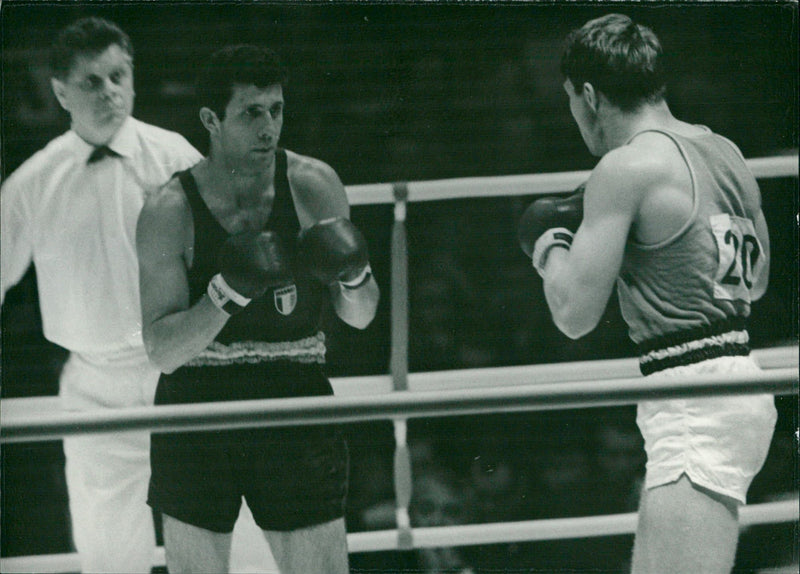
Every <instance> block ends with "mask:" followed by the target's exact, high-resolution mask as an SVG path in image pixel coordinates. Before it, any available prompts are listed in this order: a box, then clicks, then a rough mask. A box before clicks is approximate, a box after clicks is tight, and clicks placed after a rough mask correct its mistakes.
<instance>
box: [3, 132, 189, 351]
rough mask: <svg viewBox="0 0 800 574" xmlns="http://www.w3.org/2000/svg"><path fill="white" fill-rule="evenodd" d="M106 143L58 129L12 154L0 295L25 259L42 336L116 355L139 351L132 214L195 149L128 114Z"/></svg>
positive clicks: (5, 189)
mask: <svg viewBox="0 0 800 574" xmlns="http://www.w3.org/2000/svg"><path fill="white" fill-rule="evenodd" d="M109 147H110V148H111V149H112V150H113V151H114V152H116V153H117V154H119V156H120V157H106V158H104V159H102V160H100V161H97V162H93V163H88V159H89V155H90V154H91V153H92V151H93V149H94V148H93V147H92V146H91V145H90V144H88V143H86V142H85V141H84V140H82V139H81V138H80V137H79V136H78V135H77V134H76V133H75V132H73V131H68V132H66V133H65V134H63V135H61V136H59V137H57V138H55V139H54V140H52V141H51V142H50V143H49V144H48V145H47V146H46V147H45V148H44V149H42V150H40V151H39V152H37V153H36V154H34V155H33V156H32V157H31V158H30V159H29V160H27V161H26V162H25V163H24V164H22V165H21V166H20V167H19V169H17V170H16V171H15V172H14V173H13V174H12V175H11V176H10V177H9V178H8V180H7V181H6V182H5V183H4V184H3V187H2V193H0V217H2V224H1V225H0V233H1V234H2V236H1V237H0V247H1V248H2V251H1V252H0V264H1V265H2V268H0V282H2V297H3V298H5V294H6V291H7V290H8V289H9V288H10V287H11V286H13V285H14V284H16V283H17V282H18V281H19V280H20V279H21V278H22V276H23V275H24V273H25V271H26V270H27V268H28V267H29V265H30V264H31V262H33V264H34V265H35V267H36V277H37V284H38V289H39V304H40V308H41V315H42V326H43V331H44V335H45V337H46V338H47V339H48V340H50V341H52V342H54V343H56V344H58V345H60V346H62V347H64V348H65V349H68V350H70V351H73V352H77V353H80V354H84V355H87V356H98V357H105V358H107V359H108V360H111V361H112V362H113V361H114V357H119V359H120V360H122V361H123V362H124V361H125V360H126V357H127V358H132V357H131V356H132V355H139V354H140V353H143V352H144V347H143V343H142V326H141V321H142V320H141V312H140V303H139V279H138V261H137V257H136V222H137V218H138V216H139V211H140V210H141V209H142V205H143V203H144V199H145V197H146V196H147V195H148V194H149V193H152V192H153V191H154V190H156V189H157V188H159V187H160V186H162V185H163V184H164V183H166V182H167V181H168V180H169V179H170V177H171V176H172V175H173V174H174V173H175V172H177V171H180V170H183V169H186V168H187V167H189V166H191V165H193V164H195V163H197V162H198V161H199V160H200V159H201V157H202V156H201V155H200V153H199V152H198V151H197V150H196V149H195V148H194V147H192V146H191V144H189V142H188V141H186V139H185V138H184V137H183V136H181V135H179V134H177V133H175V132H171V131H167V130H164V129H161V128H158V127H155V126H151V125H148V124H145V123H143V122H141V121H138V120H136V119H134V118H128V119H127V120H126V122H125V123H124V124H123V126H122V127H121V128H120V130H119V131H118V132H117V134H116V135H115V136H114V138H113V139H112V140H111V142H110V143H109Z"/></svg>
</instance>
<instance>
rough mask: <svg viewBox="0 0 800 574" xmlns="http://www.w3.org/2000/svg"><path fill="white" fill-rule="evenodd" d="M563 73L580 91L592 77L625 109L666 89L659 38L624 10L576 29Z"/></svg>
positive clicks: (570, 38)
mask: <svg viewBox="0 0 800 574" xmlns="http://www.w3.org/2000/svg"><path fill="white" fill-rule="evenodd" d="M561 72H562V73H563V74H564V76H565V77H566V78H568V79H569V80H570V81H571V82H572V85H573V86H574V87H575V90H576V91H577V92H578V93H580V92H581V91H582V89H583V84H584V82H589V83H590V84H592V86H594V87H595V89H596V90H598V91H599V92H601V93H603V94H604V95H605V96H606V97H607V98H608V99H609V100H610V101H611V102H612V103H614V104H615V105H617V106H619V107H620V109H622V110H624V111H632V110H634V109H636V108H637V107H639V106H640V105H641V104H642V103H655V102H658V101H660V100H662V99H663V98H664V94H665V93H666V81H665V76H664V70H663V63H662V49H661V43H660V42H659V40H658V37H656V35H655V34H654V33H653V31H652V30H651V29H650V28H647V27H646V26H642V25H640V24H636V23H635V22H634V21H633V20H631V19H630V18H629V17H628V16H624V15H622V14H608V15H606V16H603V17H601V18H596V19H594V20H590V21H589V22H587V23H586V24H584V25H583V26H581V27H580V28H578V29H577V30H573V31H572V32H571V33H570V34H569V35H568V36H567V40H566V47H565V48H564V53H563V55H562V58H561Z"/></svg>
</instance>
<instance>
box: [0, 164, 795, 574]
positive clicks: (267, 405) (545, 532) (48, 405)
mask: <svg viewBox="0 0 800 574" xmlns="http://www.w3.org/2000/svg"><path fill="white" fill-rule="evenodd" d="M748 164H749V166H750V168H751V169H752V171H753V173H754V174H755V175H756V177H757V178H759V179H763V178H778V177H792V178H797V176H798V156H797V155H796V154H795V155H789V156H777V157H771V158H759V159H750V160H748ZM588 175H589V172H588V171H574V172H562V173H551V174H536V175H520V176H505V177H487V178H466V179H450V180H439V181H420V182H404V183H395V184H371V185H356V186H350V187H348V188H347V192H348V197H349V200H350V204H351V205H354V206H355V205H366V204H378V203H384V204H387V203H388V204H394V226H393V230H392V246H391V249H392V254H391V261H392V270H391V271H392V274H391V292H392V300H391V360H390V374H388V375H375V376H360V377H340V378H333V379H332V380H331V382H332V384H333V387H334V391H335V396H334V397H307V398H291V399H267V400H255V401H230V402H222V403H203V404H193V405H167V406H157V407H148V408H144V407H141V408H127V409H113V410H108V411H92V412H65V411H61V410H60V409H59V405H58V399H57V398H56V397H35V398H24V399H5V400H3V401H2V404H0V443H13V442H24V441H41V440H57V439H59V438H61V437H63V436H65V435H72V434H80V433H107V432H119V431H123V430H135V429H139V430H143V429H151V430H153V431H188V430H200V429H209V430H210V429H222V428H225V429H231V428H243V427H252V426H259V427H266V426H285V425H290V424H298V423H301V424H320V423H331V422H340V423H352V422H363V421H374V420H391V421H392V423H393V425H394V437H395V452H394V487H395V501H396V511H395V515H396V523H397V528H395V529H391V530H381V531H370V532H355V533H349V534H348V546H349V551H350V552H351V553H361V552H376V551H383V550H397V549H400V550H407V549H411V548H426V547H427V548H430V547H441V546H471V545H482V544H493V543H501V542H523V541H537V540H554V539H563V538H588V537H597V536H613V535H619V534H631V533H633V532H635V529H636V521H637V515H636V513H626V514H614V515H605V516H585V517H576V518H556V519H546V520H529V521H522V522H507V523H492V524H466V525H459V526H444V527H428V528H412V527H411V524H410V520H409V515H408V506H409V503H410V501H411V496H412V488H411V485H412V468H411V462H410V455H409V451H408V447H407V444H406V424H407V421H408V419H410V418H419V417H446V416H455V415H470V414H483V413H498V412H502V413H512V412H522V411H542V410H558V409H577V408H581V409H582V408H599V407H609V406H619V405H630V404H635V403H636V402H638V401H640V400H643V399H648V400H652V399H654V398H668V397H686V396H708V395H714V394H754V393H771V394H775V395H789V394H797V393H798V355H799V352H798V347H797V346H785V347H777V348H769V349H756V350H754V351H753V356H754V357H755V359H756V361H757V362H758V363H759V365H760V366H761V367H762V369H763V372H761V373H759V374H758V375H757V376H755V375H753V374H747V375H741V376H739V375H737V376H724V377H720V376H706V377H698V378H695V379H692V380H688V379H687V380H684V379H676V378H668V377H659V376H658V375H654V376H651V377H649V378H648V379H647V380H645V379H644V378H643V377H642V376H641V375H640V373H639V368H638V361H637V360H636V359H635V358H630V359H614V360H600V361H582V362H566V363H554V364H542V365H530V366H515V367H496V368H479V369H465V370H450V371H436V372H421V373H409V372H408V337H409V329H408V261H407V244H406V228H405V220H406V207H407V203H408V202H416V201H433V200H447V199H465V198H470V197H481V198H486V197H492V196H496V197H504V196H512V195H535V194H553V193H560V192H565V191H570V190H572V189H574V188H575V187H577V186H578V185H579V184H580V183H582V182H583V181H585V180H586V179H587V177H588ZM798 519H800V516H799V515H798V497H797V493H790V499H789V500H781V501H777V502H768V503H762V504H753V505H747V506H745V507H743V508H742V509H741V512H740V525H741V526H742V527H747V526H751V525H756V524H772V523H781V522H789V523H792V522H797V521H798ZM158 565H161V566H163V565H164V553H163V548H159V551H158V555H157V556H156V566H158ZM78 570H79V563H78V558H77V555H76V554H54V555H45V556H18V557H8V558H3V559H1V560H0V571H3V572H75V571H78Z"/></svg>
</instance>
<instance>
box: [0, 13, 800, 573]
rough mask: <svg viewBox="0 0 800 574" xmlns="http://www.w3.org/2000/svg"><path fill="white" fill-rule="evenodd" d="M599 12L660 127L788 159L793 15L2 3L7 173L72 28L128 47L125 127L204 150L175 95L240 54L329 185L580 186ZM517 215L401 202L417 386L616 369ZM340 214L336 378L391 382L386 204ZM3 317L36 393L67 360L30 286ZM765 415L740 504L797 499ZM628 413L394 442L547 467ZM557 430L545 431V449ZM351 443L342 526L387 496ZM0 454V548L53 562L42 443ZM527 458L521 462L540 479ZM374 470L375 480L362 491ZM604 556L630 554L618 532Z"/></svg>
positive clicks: (374, 428)
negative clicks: (577, 44) (582, 46)
mask: <svg viewBox="0 0 800 574" xmlns="http://www.w3.org/2000/svg"><path fill="white" fill-rule="evenodd" d="M610 11H617V12H623V13H626V14H628V15H630V16H632V17H633V18H634V19H636V20H638V21H640V23H643V24H646V25H648V26H650V27H652V28H653V29H654V31H655V32H656V33H657V34H658V35H659V37H660V39H661V41H662V44H663V46H664V49H665V52H666V54H667V58H666V63H667V68H668V70H669V73H670V83H669V90H668V101H669V103H670V106H671V109H672V111H673V112H674V113H675V115H677V116H678V117H679V118H681V119H684V120H687V121H690V122H696V123H702V124H705V125H707V126H709V127H711V128H712V129H713V130H715V131H717V132H719V133H721V134H723V135H725V136H727V137H729V138H731V139H732V140H733V141H735V142H736V143H737V144H738V145H739V146H740V148H741V149H742V151H743V153H744V155H745V156H746V157H749V158H751V157H761V156H771V155H779V154H786V153H795V154H796V153H797V146H798V141H797V127H798V117H797V110H798V106H797V103H798V102H797V98H798V95H797V94H798V72H797V67H798V66H797V65H798V62H797V56H798V44H797V25H798V21H797V16H798V14H797V4H796V3H789V2H775V3H772V2H759V3H750V2H733V3H713V2H702V3H680V2H670V3H661V2H652V3H636V4H629V3H613V4H611V3H588V4H584V3H569V4H567V3H562V2H552V3H546V2H542V3H513V4H510V3H491V4H490V3H460V4H445V5H440V4H437V5H433V4H430V3H426V4H408V3H407V4H390V3H382V4H378V3H368V4H363V5H355V4H341V3H319V4H310V5H302V6H301V5H299V4H297V3H253V2H240V3H225V2H214V3H192V2H176V3H166V2H115V3H113V4H112V3H106V2H69V3H68V2H58V3H48V2H35V3H32V2H17V1H11V2H9V1H6V2H4V3H3V4H2V22H1V23H0V26H2V65H3V68H2V174H3V175H4V176H7V175H8V174H9V173H11V172H12V171H13V170H14V169H16V168H17V167H18V166H19V165H20V163H21V162H23V161H24V160H25V159H26V158H27V157H29V156H30V155H31V154H32V153H34V152H35V151H36V150H38V149H40V148H41V147H43V146H44V145H45V144H46V143H47V141H49V140H50V139H52V138H53V137H55V136H57V135H59V134H60V133H62V132H63V131H65V130H66V129H68V121H67V117H66V115H65V114H64V113H63V112H62V111H61V110H60V109H59V107H58V104H57V102H56V101H55V98H54V97H53V95H52V92H51V90H50V86H49V80H48V78H49V76H48V69H47V48H48V45H49V43H50V41H51V40H52V39H53V37H54V34H55V33H56V31H57V30H59V29H60V28H62V27H63V26H64V25H66V24H67V23H69V22H70V21H72V20H73V19H75V18H78V17H82V16H87V15H100V16H104V17H107V18H110V19H112V20H114V21H116V22H117V23H118V24H120V25H121V27H122V28H124V29H125V30H126V31H127V32H128V34H129V35H130V37H131V39H132V41H133V43H134V47H135V51H136V54H135V86H136V92H137V97H136V106H135V111H134V114H135V115H136V116H137V117H138V118H139V119H141V120H144V121H146V122H149V123H153V124H156V125H159V126H162V127H165V128H167V129H172V130H175V131H178V132H180V133H182V134H184V135H185V136H186V137H187V138H188V139H189V140H190V141H191V142H192V143H193V144H194V145H196V146H197V147H198V149H200V150H201V151H205V146H206V137H205V133H204V130H203V129H202V126H201V124H200V122H199V120H198V118H197V110H196V106H194V103H193V101H192V84H193V81H194V78H195V74H196V71H197V70H198V68H199V67H200V66H202V65H203V63H204V61H205V60H206V58H207V57H208V56H209V54H210V53H212V52H213V51H214V50H215V49H217V48H219V47H221V46H223V45H225V44H228V43H239V42H250V43H259V44H263V45H267V46H270V47H272V48H274V49H275V50H276V51H277V52H278V53H279V54H280V55H281V56H282V58H283V59H284V60H285V62H286V63H287V65H288V67H289V70H290V83H289V86H288V88H287V89H286V90H285V93H284V94H285V97H286V102H287V109H286V119H285V125H284V132H283V138H282V145H284V146H285V147H287V148H289V149H292V150H294V151H297V152H299V153H302V154H306V155H311V156H314V157H318V158H320V159H323V160H324V161H326V162H328V163H329V164H331V165H332V166H333V167H334V168H335V169H336V170H337V172H338V173H339V175H340V177H341V179H342V181H343V182H344V183H345V185H352V184H359V183H375V182H391V181H399V180H425V179H441V178H451V177H468V176H499V175H510V174H525V173H537V172H553V171H567V170H576V169H591V168H592V167H593V165H594V163H595V161H596V159H595V158H593V157H591V156H590V155H589V154H588V152H587V151H586V149H585V146H584V144H583V142H582V140H581V137H580V134H579V132H578V129H577V127H576V126H575V125H574V122H573V120H572V118H571V116H570V112H569V106H568V103H567V99H566V96H565V94H564V92H563V89H562V86H561V84H562V82H563V79H562V78H561V76H560V74H559V71H558V66H559V58H560V51H561V46H562V42H563V38H564V36H565V35H566V34H567V32H568V31H569V30H571V29H572V28H574V27H577V26H579V25H581V24H582V23H584V22H585V21H586V20H587V19H589V18H592V17H596V16H599V15H602V14H605V13H608V12H610ZM760 183H761V187H762V194H763V200H764V211H765V215H766V217H767V221H768V224H769V227H770V234H771V241H772V258H773V259H772V268H771V273H770V289H769V291H768V293H767V295H766V296H765V297H764V299H762V300H761V301H760V302H758V303H756V304H755V305H754V306H753V320H752V324H751V328H750V332H751V338H752V343H753V346H754V347H756V348H763V347H768V346H776V345H785V344H797V337H798V332H797V331H798V312H797V304H798V296H797V293H798V283H797V265H798V243H797V219H796V218H797V213H798V186H797V179H795V178H784V179H770V180H761V182H760ZM532 198H533V196H531V197H517V198H492V199H468V200H467V199H465V200H451V201H437V202H425V203H418V204H411V205H409V208H408V235H409V274H410V283H411V305H410V332H411V336H410V354H409V361H410V368H411V370H412V371H425V370H438V369H454V368H471V367H485V366H501V365H522V364H536V363H548V362H558V361H566V360H569V361H573V360H589V359H604V358H614V357H629V356H633V355H634V350H633V347H632V345H631V344H630V343H629V341H628V339H627V333H626V330H625V327H624V325H623V323H622V321H621V318H620V317H619V312H618V309H617V307H616V301H615V299H612V301H611V302H610V304H609V308H608V310H607V312H606V315H605V317H604V319H603V321H602V322H601V325H600V327H598V329H597V330H596V331H595V332H594V333H592V334H590V335H588V336H587V337H585V338H584V339H582V340H580V341H570V340H569V339H567V338H566V337H564V336H563V335H561V334H560V333H559V332H558V331H557V330H556V329H555V327H554V326H553V325H552V322H551V320H550V317H549V313H548V311H547V308H546V304H545V303H544V300H543V295H542V292H541V281H540V280H539V279H538V277H537V276H536V275H535V273H534V272H533V271H532V270H531V269H530V264H529V262H528V261H527V260H526V259H525V257H524V256H523V255H522V253H521V252H520V250H519V248H518V247H517V245H516V240H515V229H516V221H517V219H518V217H519V214H520V213H521V211H522V209H524V207H525V206H526V205H527V203H528V202H529V201H530V200H531V199H532ZM352 218H353V220H354V222H355V223H356V224H357V225H358V226H359V227H361V228H362V229H363V231H364V232H365V235H366V236H367V239H368V241H369V243H370V250H371V256H372V259H373V269H374V271H375V275H376V278H377V280H378V282H379V284H380V285H381V288H382V293H383V298H382V301H381V306H380V309H379V314H378V317H377V318H376V320H375V322H374V323H373V324H372V325H371V326H370V328H369V329H367V330H366V331H365V332H356V331H354V330H352V329H349V328H347V327H345V326H343V325H342V324H341V323H340V322H337V321H336V320H334V319H333V318H332V317H331V318H329V319H328V322H327V332H328V334H329V364H330V367H329V371H330V374H331V375H332V376H338V375H361V374H374V373H386V372H388V364H389V348H390V342H389V327H390V325H389V302H390V300H391V293H390V289H389V282H390V276H389V274H390V260H389V243H390V233H391V224H392V208H391V206H388V205H382V206H357V207H354V208H353V214H352ZM2 320H3V323H2V336H3V354H2V361H3V364H2V367H3V368H2V397H19V396H34V395H47V394H55V393H56V392H57V387H58V383H57V375H58V371H59V369H60V366H61V363H62V362H63V359H64V352H63V350H61V349H58V348H56V347H54V346H53V345H51V344H49V343H47V342H46V341H44V339H43V338H42V336H41V330H40V321H39V316H38V307H37V298H36V290H35V273H34V272H33V271H31V272H30V273H28V275H26V277H25V279H24V280H23V281H22V282H21V283H20V285H19V286H18V287H17V288H15V289H14V290H12V291H11V292H9V294H8V296H7V299H6V303H5V305H4V307H3V314H2ZM777 402H778V406H779V410H780V415H781V417H780V420H779V422H778V430H777V432H776V438H775V440H774V444H773V452H771V454H770V458H769V460H768V463H767V466H766V467H765V470H764V471H763V472H762V475H760V476H759V478H757V480H756V482H755V483H754V485H753V488H752V489H751V502H757V501H758V500H759V499H761V500H764V499H767V498H769V497H771V496H774V495H775V494H777V493H781V492H785V491H790V490H796V489H797V474H796V468H797V465H796V452H797V450H796V443H795V442H794V439H793V438H792V431H793V429H795V428H796V427H797V420H796V418H797V417H796V405H795V402H796V397H782V398H778V399H777ZM633 416H634V415H633V410H632V408H631V409H618V410H613V411H611V410H610V411H608V412H601V411H600V410H597V409H590V410H587V411H583V412H580V413H573V412H564V413H561V414H560V415H558V416H555V415H551V416H550V417H548V418H546V417H544V416H541V415H537V414H536V413H531V414H528V415H525V416H515V417H467V418H462V417H459V418H453V419H448V420H446V421H443V420H440V421H428V420H423V421H414V423H413V424H412V427H411V433H412V439H416V438H418V439H419V440H421V441H433V442H435V443H436V445H437V450H438V451H441V452H443V453H444V455H442V456H443V458H446V459H448V460H447V464H448V465H449V466H451V467H455V469H456V474H458V470H459V468H460V469H461V470H462V471H464V467H463V465H462V466H461V467H459V465H461V464H462V462H463V460H469V459H470V458H473V459H474V458H475V457H474V456H472V454H474V453H475V452H478V451H479V450H480V449H481V448H483V446H481V445H478V444H476V442H475V441H474V440H468V439H467V437H475V436H481V437H490V438H492V439H493V440H494V444H495V445H503V444H505V445H508V444H514V445H516V447H519V448H517V449H516V450H522V451H542V452H549V450H556V451H557V450H559V449H560V448H561V444H562V442H560V441H562V440H563V441H569V440H571V439H570V438H569V437H573V438H574V439H575V440H576V441H577V442H580V443H581V444H583V446H584V447H585V448H589V446H587V445H590V444H591V436H592V433H593V432H595V431H596V429H597V428H599V426H600V425H602V424H618V425H621V426H624V427H626V428H627V429H630V428H632V425H633ZM509 421H512V422H514V423H519V424H520V425H522V427H521V428H522V429H523V430H522V431H520V432H522V435H520V436H525V437H527V438H525V439H522V438H519V437H518V436H509V434H508V433H509V432H510V431H509V428H510V427H509ZM608 421H611V422H608ZM542 425H544V426H542ZM547 425H551V426H547ZM552 425H556V426H557V427H558V428H559V429H560V430H559V431H558V432H556V433H555V434H553V433H552ZM514 428H516V427H514ZM534 429H538V430H534ZM542 429H549V430H542ZM350 430H351V433H350V434H351V435H352V437H351V454H352V457H353V486H352V493H351V500H352V504H351V506H353V507H355V509H352V508H351V510H350V512H351V513H352V514H353V516H349V517H348V520H349V523H350V526H351V530H352V529H355V528H358V523H359V517H360V514H359V511H360V509H361V508H362V507H364V508H366V507H369V506H370V504H373V503H374V502H376V500H378V499H380V498H381V497H384V498H385V497H386V496H389V497H390V496H391V476H390V474H389V469H388V467H389V464H388V462H390V458H391V449H392V438H391V429H390V427H389V425H388V423H386V424H384V423H375V424H373V425H353V426H352V428H351V429H350ZM364 431H368V432H364ZM548 433H550V434H548ZM586 435H589V437H588V438H586ZM544 436H547V437H551V438H542V437H544ZM581 436H584V438H585V441H583V442H582V439H580V438H579V437H581ZM365 437H368V438H365ZM553 437H557V438H558V440H556V439H555V438H553ZM514 441H522V442H520V443H516V442H514ZM2 455H3V461H2V462H3V467H2V471H3V473H2V524H1V525H0V526H1V527H2V529H1V530H0V536H1V538H0V542H1V543H2V555H3V556H11V555H20V554H28V553H45V552H64V551H68V549H69V533H68V530H67V527H66V516H67V515H66V507H65V503H66V502H65V501H66V496H65V493H64V486H63V468H62V466H63V457H62V455H61V453H60V443H58V442H52V443H38V444H37V443H30V444H21V445H11V446H5V447H4V448H3V452H2ZM387 457H388V458H387ZM387 461H388V462H387ZM529 462H530V461H525V464H522V463H521V462H520V461H517V463H518V464H519V465H520V466H523V467H524V466H525V465H528V467H529V468H535V469H543V468H544V466H543V465H544V464H545V463H543V462H542V461H538V460H537V462H536V463H535V464H534V463H530V464H528V463H529ZM375 468H378V469H382V470H383V471H385V472H383V473H381V472H379V471H375ZM373 472H375V473H376V474H377V478H375V480H376V481H377V482H379V483H380V487H375V486H374V484H370V485H365V484H363V483H364V482H365V480H366V479H362V480H360V478H359V476H360V474H361V475H366V474H370V473H373ZM541 472H544V471H543V470H542V471H541ZM461 474H466V471H464V472H462V473H461ZM590 474H591V473H590ZM370 476H371V474H370ZM587 508H588V507H587ZM574 510H575V509H574V508H573V509H571V510H570V509H561V510H559V511H554V512H555V514H556V515H557V514H558V512H562V511H563V512H562V513H569V512H570V511H574ZM584 510H585V509H584ZM532 512H533V511H532ZM540 514H541V513H540ZM540 514H536V516H538V515H540ZM789 530H791V528H790V529H789ZM789 534H790V535H791V534H792V533H791V532H789ZM785 535H786V532H784V531H780V532H778V534H775V536H778V537H780V536H785ZM776 540H777V539H776ZM618 542H619V544H618V546H619V547H620V548H623V549H626V548H628V547H629V540H627V539H626V540H621V541H618ZM743 545H744V550H742V551H740V553H741V554H742V555H741V556H740V558H739V564H740V568H741V569H742V571H745V570H746V569H747V568H749V567H751V566H761V565H766V563H763V564H760V563H758V560H761V561H762V562H764V561H769V560H772V561H773V562H774V561H776V560H779V558H776V557H775V556H774V554H776V553H775V552H773V553H772V554H769V553H767V554H766V555H764V556H762V555H760V554H758V553H755V551H753V553H750V550H748V545H747V542H746V540H745V541H744V542H743ZM755 546H756V545H753V548H755ZM782 548H783V550H784V552H783V554H781V553H780V552H778V554H781V558H780V559H783V558H782V556H783V555H784V554H787V553H788V556H789V557H790V558H791V557H792V555H793V556H794V559H796V548H794V546H793V545H792V544H789V545H788V547H787V545H786V544H784V546H783V547H782ZM540 550H541V549H540ZM625 551H627V550H625ZM565 552H566V551H565ZM751 554H752V555H751ZM562 557H563V556H562ZM751 562H752V564H751V566H748V564H750V563H751Z"/></svg>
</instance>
